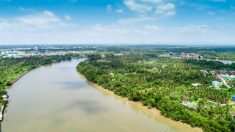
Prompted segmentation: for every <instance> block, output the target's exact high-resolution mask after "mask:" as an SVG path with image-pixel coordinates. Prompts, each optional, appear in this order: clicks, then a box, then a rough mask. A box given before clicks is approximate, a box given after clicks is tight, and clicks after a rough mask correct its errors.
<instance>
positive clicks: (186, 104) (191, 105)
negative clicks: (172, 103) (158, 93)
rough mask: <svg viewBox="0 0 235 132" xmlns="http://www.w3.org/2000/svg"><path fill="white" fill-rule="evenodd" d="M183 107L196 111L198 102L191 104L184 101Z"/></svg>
mask: <svg viewBox="0 0 235 132" xmlns="http://www.w3.org/2000/svg"><path fill="white" fill-rule="evenodd" d="M181 104H182V105H183V106H186V107H188V108H191V109H196V108H197V103H196V102H189V101H182V103H181Z"/></svg>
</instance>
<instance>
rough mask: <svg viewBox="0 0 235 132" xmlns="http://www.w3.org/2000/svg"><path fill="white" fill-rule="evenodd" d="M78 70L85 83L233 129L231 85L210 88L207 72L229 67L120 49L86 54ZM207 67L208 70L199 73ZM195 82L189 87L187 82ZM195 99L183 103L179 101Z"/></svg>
mask: <svg viewBox="0 0 235 132" xmlns="http://www.w3.org/2000/svg"><path fill="white" fill-rule="evenodd" d="M87 57H88V60H86V61H84V62H82V63H80V64H79V65H78V66H77V70H78V71H79V72H80V73H82V74H83V75H84V76H85V77H86V78H87V79H88V80H89V81H91V82H94V83H96V84H99V85H101V86H103V87H104V88H106V89H108V90H111V91H113V92H114V93H115V94H117V95H119V96H122V97H127V98H128V99H129V100H133V101H139V102H141V103H143V105H146V106H148V107H150V108H152V107H154V108H157V109H159V110H160V111H161V114H162V115H164V116H166V117H170V118H172V119H174V120H177V121H182V122H185V123H188V124H190V125H191V126H197V127H201V128H203V130H204V131H208V132H220V131H221V132H234V131H235V119H234V117H233V116H232V114H231V112H232V105H230V103H231V96H232V94H234V93H235V91H234V88H230V89H228V88H225V87H221V88H214V87H212V86H211V82H212V81H214V80H217V79H216V78H215V77H214V76H213V75H212V74H211V72H209V70H213V69H214V68H215V69H228V70H231V69H234V65H229V66H228V65H224V64H222V63H217V62H207V61H196V60H195V61H194V60H184V59H172V58H165V57H158V53H152V52H151V51H149V52H134V51H133V52H131V51H128V52H126V51H124V52H123V54H116V53H114V52H112V53H109V52H98V53H95V54H89V55H87ZM202 70H204V71H205V70H206V71H207V72H202ZM194 83H196V84H200V85H198V86H192V84H194ZM184 101H185V102H189V103H192V102H194V103H195V104H196V107H188V106H185V105H183V104H182V103H183V102H184Z"/></svg>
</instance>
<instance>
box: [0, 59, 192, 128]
mask: <svg viewBox="0 0 235 132" xmlns="http://www.w3.org/2000/svg"><path fill="white" fill-rule="evenodd" d="M80 61H81V60H72V61H64V62H60V63H56V64H53V65H50V66H42V67H40V68H37V69H35V70H32V71H31V72H29V73H28V74H26V75H25V76H23V77H22V78H21V79H19V80H18V81H17V82H16V83H15V84H14V85H13V86H12V87H11V88H10V89H9V90H8V94H9V96H10V98H9V104H8V107H7V109H6V115H5V118H4V121H3V122H2V124H1V131H2V132H176V131H187V130H190V127H189V126H186V125H185V126H184V124H183V125H182V123H181V124H180V125H179V126H177V125H175V124H177V123H175V124H174V123H171V121H166V120H162V119H161V118H155V117H152V116H151V115H149V114H146V112H144V110H143V109H139V108H138V107H136V106H135V105H134V104H133V103H128V101H125V100H121V99H117V98H116V97H115V96H114V95H112V94H110V93H109V92H105V91H103V90H99V89H97V88H95V87H94V86H93V85H91V84H90V83H89V82H87V81H86V80H84V79H83V77H81V76H80V75H79V74H78V73H77V72H76V69H75V67H76V65H77V64H78V63H79V62H80ZM185 128H187V129H185Z"/></svg>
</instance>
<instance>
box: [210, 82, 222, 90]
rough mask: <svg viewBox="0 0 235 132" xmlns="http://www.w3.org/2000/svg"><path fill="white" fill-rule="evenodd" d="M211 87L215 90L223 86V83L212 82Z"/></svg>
mask: <svg viewBox="0 0 235 132" xmlns="http://www.w3.org/2000/svg"><path fill="white" fill-rule="evenodd" d="M212 85H213V86H214V87H216V88H219V87H221V86H222V85H223V83H221V82H219V81H212Z"/></svg>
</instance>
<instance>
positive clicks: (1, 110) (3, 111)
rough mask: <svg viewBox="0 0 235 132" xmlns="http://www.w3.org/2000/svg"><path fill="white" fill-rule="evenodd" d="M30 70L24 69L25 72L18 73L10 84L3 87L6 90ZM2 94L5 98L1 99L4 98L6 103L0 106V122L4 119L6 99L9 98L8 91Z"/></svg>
mask: <svg viewBox="0 0 235 132" xmlns="http://www.w3.org/2000/svg"><path fill="white" fill-rule="evenodd" d="M31 70H33V69H31ZM31 70H29V71H26V72H23V73H22V74H20V75H19V76H18V77H17V78H15V79H14V80H13V81H12V82H11V83H10V85H8V86H6V87H5V90H7V88H8V87H11V86H12V85H13V84H14V83H15V82H17V81H18V80H19V79H21V78H22V77H24V76H25V75H26V74H27V73H29V72H30V71H31ZM3 96H6V97H5V98H4V97H3V99H4V100H6V101H7V103H6V104H4V105H2V106H0V107H1V109H0V124H1V122H2V121H3V120H4V114H5V110H6V108H7V105H8V101H9V100H8V98H9V95H8V93H6V94H5V95H3Z"/></svg>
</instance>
